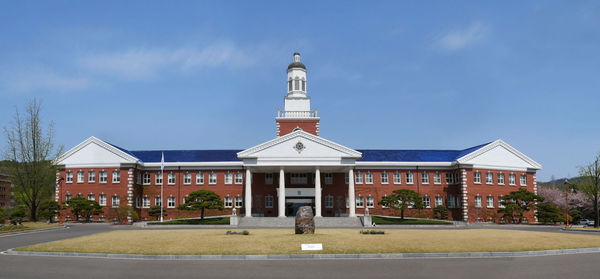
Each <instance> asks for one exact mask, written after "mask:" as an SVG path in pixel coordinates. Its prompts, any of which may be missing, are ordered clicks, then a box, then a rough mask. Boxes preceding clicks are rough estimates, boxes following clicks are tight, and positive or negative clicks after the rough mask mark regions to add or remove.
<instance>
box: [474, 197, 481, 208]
mask: <svg viewBox="0 0 600 279" xmlns="http://www.w3.org/2000/svg"><path fill="white" fill-rule="evenodd" d="M475 207H477V208H481V196H480V195H477V196H475Z"/></svg>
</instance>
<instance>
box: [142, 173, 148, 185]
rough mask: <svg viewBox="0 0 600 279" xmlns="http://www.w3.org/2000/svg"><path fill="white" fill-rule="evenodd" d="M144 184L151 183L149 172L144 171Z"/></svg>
mask: <svg viewBox="0 0 600 279" xmlns="http://www.w3.org/2000/svg"><path fill="white" fill-rule="evenodd" d="M142 184H144V185H150V174H149V173H144V174H143V175H142Z"/></svg>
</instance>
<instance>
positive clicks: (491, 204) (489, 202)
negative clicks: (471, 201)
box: [486, 196, 494, 208]
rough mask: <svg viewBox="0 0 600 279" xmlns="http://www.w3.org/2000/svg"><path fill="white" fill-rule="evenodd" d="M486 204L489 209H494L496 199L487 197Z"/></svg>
mask: <svg viewBox="0 0 600 279" xmlns="http://www.w3.org/2000/svg"><path fill="white" fill-rule="evenodd" d="M486 203H487V204H486V205H487V208H494V197H493V196H487V199H486Z"/></svg>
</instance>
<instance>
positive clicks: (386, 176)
mask: <svg viewBox="0 0 600 279" xmlns="http://www.w3.org/2000/svg"><path fill="white" fill-rule="evenodd" d="M381 184H390V175H389V174H388V173H387V172H386V171H384V172H382V173H381Z"/></svg>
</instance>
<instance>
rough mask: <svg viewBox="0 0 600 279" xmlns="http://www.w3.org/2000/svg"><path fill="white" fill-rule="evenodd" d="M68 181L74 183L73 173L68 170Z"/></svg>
mask: <svg viewBox="0 0 600 279" xmlns="http://www.w3.org/2000/svg"><path fill="white" fill-rule="evenodd" d="M66 181H67V183H73V173H72V172H70V171H68V172H67V178H66Z"/></svg>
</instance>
